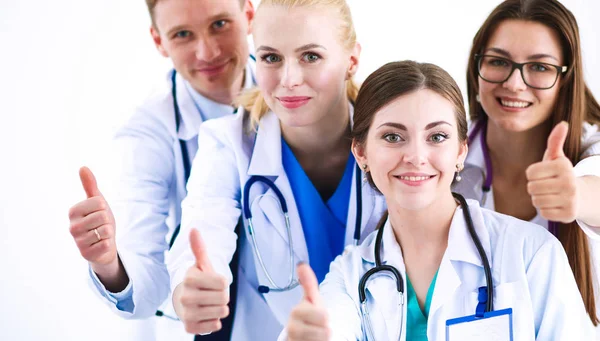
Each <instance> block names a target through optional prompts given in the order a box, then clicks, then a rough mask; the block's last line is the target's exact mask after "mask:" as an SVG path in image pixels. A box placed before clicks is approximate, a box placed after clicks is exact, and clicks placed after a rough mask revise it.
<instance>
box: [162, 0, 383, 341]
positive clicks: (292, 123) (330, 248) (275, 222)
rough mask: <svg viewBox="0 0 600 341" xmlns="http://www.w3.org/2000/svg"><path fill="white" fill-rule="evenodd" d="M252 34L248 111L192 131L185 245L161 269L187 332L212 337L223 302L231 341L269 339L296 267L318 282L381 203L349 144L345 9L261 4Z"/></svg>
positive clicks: (303, 2)
mask: <svg viewBox="0 0 600 341" xmlns="http://www.w3.org/2000/svg"><path fill="white" fill-rule="evenodd" d="M274 32H277V34H274ZM253 37H254V44H255V46H256V58H257V65H256V76H257V83H258V85H259V89H257V90H256V91H254V92H252V93H250V94H249V95H248V96H247V97H246V98H244V99H242V100H241V102H243V106H244V107H245V108H246V109H247V110H249V113H248V112H246V114H240V115H236V116H235V117H228V118H226V119H222V120H221V119H219V120H214V121H213V122H212V123H210V122H207V123H205V124H203V125H202V126H201V127H200V132H199V141H198V143H199V149H198V152H197V154H196V155H197V156H196V159H195V160H194V163H193V166H192V173H191V176H190V180H189V182H188V196H187V197H186V199H185V200H184V202H183V204H182V209H183V214H182V225H181V229H182V230H181V233H182V235H183V236H186V237H187V236H188V235H190V239H191V240H188V239H187V238H179V239H178V240H177V241H176V243H175V245H174V246H173V248H172V249H171V253H170V254H171V256H172V259H171V261H170V262H169V264H168V265H169V271H170V274H171V283H172V285H171V287H172V288H173V289H174V293H173V297H174V299H173V301H174V306H175V309H176V312H177V313H178V316H179V317H180V318H181V320H182V321H183V323H184V324H185V327H186V330H187V331H188V332H190V333H197V334H200V333H202V334H204V333H210V332H212V331H215V330H218V329H219V328H220V327H221V324H220V320H219V319H220V318H223V317H224V316H227V315H228V314H229V313H230V311H229V308H228V306H227V303H228V301H229V299H230V297H234V296H235V297H237V303H236V305H235V315H234V316H235V317H234V325H233V331H232V335H231V339H233V340H274V339H276V338H277V336H278V335H279V333H280V332H281V330H282V329H283V326H284V325H285V323H286V322H287V318H288V316H289V313H290V311H291V309H292V307H293V306H294V304H296V302H298V301H299V300H300V298H301V297H302V290H301V288H300V287H299V286H297V281H296V279H295V266H296V264H297V263H298V262H300V261H304V262H310V264H311V265H313V266H314V267H315V268H316V269H317V276H320V277H321V278H322V277H324V276H325V274H326V273H327V271H328V269H329V264H330V263H331V261H332V260H333V259H334V258H335V257H336V256H337V255H339V254H341V252H342V251H343V248H344V247H345V245H348V244H357V243H359V242H360V241H361V240H363V239H364V237H366V235H368V234H369V232H370V231H372V230H373V228H374V227H375V226H376V223H377V221H378V220H379V219H380V217H381V216H382V214H383V212H384V210H385V208H384V200H383V197H381V196H379V195H378V194H377V193H376V192H374V191H373V189H372V188H370V186H368V184H366V183H363V182H362V180H361V179H362V171H361V170H360V169H359V168H358V166H357V165H356V162H355V161H354V158H353V156H352V153H351V148H350V147H351V138H350V131H351V118H352V112H353V106H352V102H353V101H354V99H355V97H356V94H357V92H358V91H357V87H356V86H355V85H354V83H353V82H352V76H353V75H354V73H355V72H356V69H357V67H358V61H359V54H360V47H359V45H358V44H357V43H356V34H355V32H354V26H353V24H352V19H351V15H350V10H349V8H348V5H347V4H346V2H345V1H344V0H337V1H325V0H263V1H262V2H261V4H260V6H259V7H258V9H257V11H256V16H255V19H254V23H253ZM285 211H287V215H284V212H285ZM250 216H251V218H252V226H250V225H249V221H250V220H249V219H248V218H250ZM240 220H241V221H243V224H241V226H239V227H238V228H237V229H236V226H238V222H239V221H240ZM288 222H289V228H288V227H287V226H286V223H288ZM368 227H370V230H368ZM192 228H197V229H198V230H199V233H196V232H197V231H196V232H195V230H192ZM190 231H192V233H191V234H190ZM200 235H201V237H200ZM236 239H237V240H236ZM190 242H191V243H190ZM190 244H191V245H190ZM236 251H237V252H238V255H237V257H239V267H238V269H237V271H236V273H232V271H231V270H230V268H229V266H228V264H229V263H230V261H231V260H232V257H234V253H235V252H236ZM232 281H235V284H236V285H237V290H236V292H231V293H230V292H229V286H230V284H232Z"/></svg>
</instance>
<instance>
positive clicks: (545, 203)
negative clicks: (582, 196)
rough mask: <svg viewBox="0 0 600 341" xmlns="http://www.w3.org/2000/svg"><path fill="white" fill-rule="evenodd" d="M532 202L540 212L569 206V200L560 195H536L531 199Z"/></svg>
mask: <svg viewBox="0 0 600 341" xmlns="http://www.w3.org/2000/svg"><path fill="white" fill-rule="evenodd" d="M531 202H532V203H533V206H535V207H536V208H537V209H540V210H541V209H554V208H561V207H563V206H564V205H565V204H567V200H565V198H564V196H562V195H560V194H545V195H536V196H533V197H531Z"/></svg>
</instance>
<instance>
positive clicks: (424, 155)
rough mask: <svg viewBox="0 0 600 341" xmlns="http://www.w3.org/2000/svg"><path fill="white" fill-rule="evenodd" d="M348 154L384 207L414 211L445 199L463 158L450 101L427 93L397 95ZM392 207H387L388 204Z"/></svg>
mask: <svg viewBox="0 0 600 341" xmlns="http://www.w3.org/2000/svg"><path fill="white" fill-rule="evenodd" d="M353 152H354V155H355V156H356V158H357V160H358V161H359V162H360V163H361V164H366V165H368V169H367V171H369V172H370V175H371V177H372V179H373V182H374V183H375V185H376V186H377V188H378V189H379V191H380V192H381V193H382V194H383V195H384V196H385V198H386V201H387V202H388V205H392V203H393V204H396V205H398V206H399V207H402V208H404V209H409V210H419V209H423V208H425V207H429V206H430V205H432V204H434V203H436V201H437V200H439V199H440V198H443V197H447V195H449V194H450V185H451V184H452V181H453V179H454V173H455V172H456V166H457V164H462V163H463V162H464V159H465V157H466V153H467V146H466V143H464V142H460V141H459V134H458V130H457V121H456V113H455V111H454V107H453V105H452V103H451V102H450V101H448V100H447V99H445V98H444V97H442V96H440V95H439V94H437V93H436V92H434V91H432V90H429V89H422V90H417V91H415V92H412V93H409V94H406V95H402V96H400V97H398V98H396V99H394V100H392V101H391V102H390V103H389V104H387V105H386V106H384V107H383V108H382V109H381V110H379V111H378V112H377V113H376V114H375V116H374V118H373V122H372V123H371V127H370V128H369V131H368V134H367V138H366V141H365V143H364V145H363V146H359V145H357V144H356V143H355V144H354V145H353ZM392 206H393V205H392Z"/></svg>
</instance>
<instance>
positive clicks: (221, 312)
mask: <svg viewBox="0 0 600 341" xmlns="http://www.w3.org/2000/svg"><path fill="white" fill-rule="evenodd" d="M228 315H229V306H227V305H210V306H189V307H186V309H185V315H184V316H185V321H187V322H192V323H199V322H203V321H210V320H215V319H222V318H225V317H227V316H228Z"/></svg>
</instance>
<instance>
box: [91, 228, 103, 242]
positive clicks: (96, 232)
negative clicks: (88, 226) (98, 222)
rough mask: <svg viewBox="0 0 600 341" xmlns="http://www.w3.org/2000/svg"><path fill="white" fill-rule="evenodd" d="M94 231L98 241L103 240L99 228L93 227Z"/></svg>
mask: <svg viewBox="0 0 600 341" xmlns="http://www.w3.org/2000/svg"><path fill="white" fill-rule="evenodd" d="M93 231H94V234H95V235H96V238H98V241H101V240H102V237H100V233H99V232H98V229H97V228H96V229H93Z"/></svg>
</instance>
